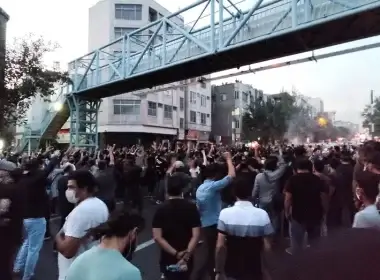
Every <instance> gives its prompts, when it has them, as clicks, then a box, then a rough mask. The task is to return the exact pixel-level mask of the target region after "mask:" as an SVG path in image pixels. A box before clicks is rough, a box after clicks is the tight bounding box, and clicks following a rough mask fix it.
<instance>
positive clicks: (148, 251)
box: [35, 201, 284, 280]
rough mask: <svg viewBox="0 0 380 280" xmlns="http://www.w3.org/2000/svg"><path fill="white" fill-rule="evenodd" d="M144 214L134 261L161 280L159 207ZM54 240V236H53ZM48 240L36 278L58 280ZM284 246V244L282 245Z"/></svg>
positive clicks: (55, 224)
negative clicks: (156, 232)
mask: <svg viewBox="0 0 380 280" xmlns="http://www.w3.org/2000/svg"><path fill="white" fill-rule="evenodd" d="M144 206H145V207H144V211H143V216H144V218H145V228H144V230H143V231H142V232H141V233H140V235H139V237H138V244H139V246H138V247H137V249H136V252H135V254H134V257H133V261H132V263H133V264H134V265H136V266H137V267H138V268H139V269H140V271H141V274H142V277H143V280H159V279H160V275H161V274H160V270H159V266H158V261H159V249H158V247H157V245H156V244H154V241H153V239H152V227H151V224H152V218H153V215H154V212H155V209H156V208H157V206H156V205H153V204H152V203H151V202H149V201H146V202H145V205H144ZM59 221H60V220H59V218H53V219H52V220H51V222H50V224H51V231H52V237H54V236H55V234H56V233H57V232H58V230H59ZM52 240H53V238H52ZM52 240H47V241H45V243H44V246H43V248H42V250H41V253H40V258H39V262H38V264H37V268H36V274H35V280H57V279H58V267H57V256H56V254H54V253H53V241H52ZM281 247H282V248H284V247H283V246H281ZM204 249H205V248H204V247H203V246H199V247H198V248H197V250H196V252H195V255H194V260H195V263H194V270H197V269H199V266H200V264H201V263H203V261H204V257H205V256H206V254H205V251H204ZM283 256H284V253H283V250H282V249H281V253H276V254H274V255H272V256H271V257H270V264H271V267H272V265H274V266H276V265H275V264H276V263H277V262H278V261H282V258H283Z"/></svg>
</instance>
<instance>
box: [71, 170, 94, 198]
mask: <svg viewBox="0 0 380 280" xmlns="http://www.w3.org/2000/svg"><path fill="white" fill-rule="evenodd" d="M68 180H75V181H76V182H77V185H78V188H80V189H83V188H87V191H88V192H91V193H92V192H95V189H96V180H95V177H94V175H92V173H91V172H90V171H88V170H83V169H82V170H76V171H73V172H71V173H70V174H69V177H68Z"/></svg>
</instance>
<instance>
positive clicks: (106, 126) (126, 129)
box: [32, 0, 211, 144]
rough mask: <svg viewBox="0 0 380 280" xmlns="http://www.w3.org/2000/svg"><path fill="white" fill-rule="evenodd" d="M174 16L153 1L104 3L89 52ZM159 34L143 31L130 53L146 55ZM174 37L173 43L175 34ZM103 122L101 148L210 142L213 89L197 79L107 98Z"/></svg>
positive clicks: (64, 134)
mask: <svg viewBox="0 0 380 280" xmlns="http://www.w3.org/2000/svg"><path fill="white" fill-rule="evenodd" d="M169 14H170V12H169V11H168V10H167V9H165V8H164V7H163V6H161V5H160V4H158V3H157V2H155V1H153V0H103V1H99V2H98V3H97V4H95V5H94V6H92V7H91V8H90V9H89V36H88V49H89V52H91V51H93V50H96V49H98V48H100V47H102V46H105V45H107V44H109V43H110V42H112V41H114V40H115V39H118V38H120V37H121V36H123V35H125V34H128V33H130V32H133V31H136V30H137V29H139V28H141V27H144V26H146V25H148V24H150V23H152V22H154V21H156V20H158V19H159V18H161V17H164V16H168V15H169ZM171 20H172V21H173V22H175V23H176V24H178V25H183V26H184V19H183V18H182V17H180V16H176V17H175V18H172V19H171ZM152 28H153V27H152ZM184 28H185V26H184ZM169 32H170V31H169ZM153 33H154V30H149V29H147V30H144V31H142V32H139V36H140V39H139V40H138V41H141V44H137V43H136V44H131V49H130V51H131V52H132V53H133V52H138V51H141V50H142V49H143V48H144V42H147V41H149V39H150V38H151V36H152V35H153ZM173 36H174V35H173ZM168 37H169V39H170V35H167V38H168ZM156 39H157V44H159V43H160V40H162V36H160V35H158V36H157V37H156ZM156 39H155V40H156ZM120 51H121V48H120V47H119V46H118V45H117V44H113V45H112V47H111V46H110V47H109V49H108V50H107V52H108V53H114V54H116V53H119V52H120ZM198 81H199V82H198ZM173 86H174V87H173ZM169 88H170V89H169ZM36 103H38V104H36V105H34V104H33V106H32V107H39V108H40V107H41V106H42V105H41V104H39V103H41V102H39V101H38V100H37V101H36ZM45 111H46V110H45ZM98 120H99V121H98V131H99V133H100V137H99V139H100V142H101V143H100V144H102V143H104V142H106V143H120V144H121V143H123V144H129V143H131V144H132V143H136V141H137V139H140V140H142V141H144V140H153V139H155V138H156V137H157V136H161V138H168V139H170V138H172V137H178V139H192V140H201V141H202V140H203V141H207V140H208V138H209V134H210V131H211V85H210V83H209V82H204V79H203V77H195V78H193V79H189V80H186V81H178V82H177V83H172V84H171V85H170V86H168V85H163V86H159V87H155V88H152V89H146V90H139V91H137V92H130V93H124V94H120V95H117V96H113V97H108V98H104V99H103V100H102V104H101V106H100V110H99V118H98ZM39 121H40V122H41V120H39ZM68 133H69V122H67V123H66V124H65V125H64V126H63V128H62V129H61V131H60V133H59V134H58V141H59V142H61V143H62V142H67V143H68V141H69V137H68Z"/></svg>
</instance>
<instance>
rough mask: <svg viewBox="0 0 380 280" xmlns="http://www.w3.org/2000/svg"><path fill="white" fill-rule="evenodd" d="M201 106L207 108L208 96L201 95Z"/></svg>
mask: <svg viewBox="0 0 380 280" xmlns="http://www.w3.org/2000/svg"><path fill="white" fill-rule="evenodd" d="M201 106H202V107H206V96H204V95H201Z"/></svg>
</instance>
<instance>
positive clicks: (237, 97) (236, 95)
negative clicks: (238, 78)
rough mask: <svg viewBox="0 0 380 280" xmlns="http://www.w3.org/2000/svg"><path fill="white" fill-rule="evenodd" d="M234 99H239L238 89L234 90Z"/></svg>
mask: <svg viewBox="0 0 380 280" xmlns="http://www.w3.org/2000/svg"><path fill="white" fill-rule="evenodd" d="M235 99H239V91H235Z"/></svg>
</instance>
